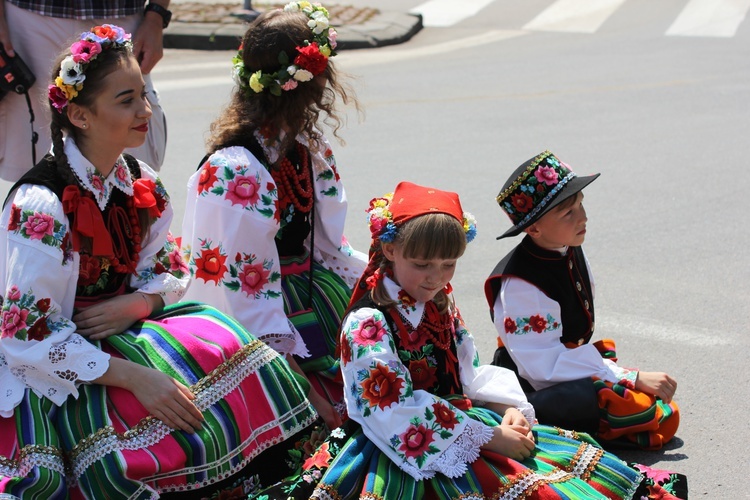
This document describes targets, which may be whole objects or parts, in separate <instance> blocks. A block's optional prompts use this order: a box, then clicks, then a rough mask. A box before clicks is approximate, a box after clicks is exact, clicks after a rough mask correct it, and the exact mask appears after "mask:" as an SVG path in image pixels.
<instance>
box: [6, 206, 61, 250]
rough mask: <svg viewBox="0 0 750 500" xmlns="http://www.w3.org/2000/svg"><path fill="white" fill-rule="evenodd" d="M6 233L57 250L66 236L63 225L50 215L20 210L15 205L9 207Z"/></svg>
mask: <svg viewBox="0 0 750 500" xmlns="http://www.w3.org/2000/svg"><path fill="white" fill-rule="evenodd" d="M8 231H10V232H13V233H16V234H19V235H21V236H22V237H24V238H26V239H28V240H38V241H41V242H42V243H43V244H45V245H48V246H51V247H54V248H58V249H59V248H62V243H63V238H64V237H65V235H66V234H67V228H66V226H65V224H63V223H62V222H60V221H58V220H55V218H54V217H53V216H52V215H50V214H46V213H44V212H37V211H36V210H22V209H21V208H20V207H18V206H17V205H15V204H13V206H12V207H11V212H10V220H9V221H8Z"/></svg>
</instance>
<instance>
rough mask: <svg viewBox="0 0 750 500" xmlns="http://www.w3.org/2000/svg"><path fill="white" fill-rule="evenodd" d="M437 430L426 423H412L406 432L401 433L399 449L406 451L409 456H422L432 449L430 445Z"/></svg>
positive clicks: (405, 453)
mask: <svg viewBox="0 0 750 500" xmlns="http://www.w3.org/2000/svg"><path fill="white" fill-rule="evenodd" d="M434 434H435V431H433V430H432V429H428V428H427V427H425V426H424V425H421V424H420V425H418V426H417V425H414V424H412V425H410V426H409V428H408V429H406V432H404V433H403V434H401V435H400V436H399V437H400V438H401V446H399V447H398V449H399V450H400V451H402V452H404V455H406V457H407V458H417V457H421V456H422V455H424V454H425V453H427V452H428V451H430V445H431V444H432V443H433V442H434V441H435V438H434Z"/></svg>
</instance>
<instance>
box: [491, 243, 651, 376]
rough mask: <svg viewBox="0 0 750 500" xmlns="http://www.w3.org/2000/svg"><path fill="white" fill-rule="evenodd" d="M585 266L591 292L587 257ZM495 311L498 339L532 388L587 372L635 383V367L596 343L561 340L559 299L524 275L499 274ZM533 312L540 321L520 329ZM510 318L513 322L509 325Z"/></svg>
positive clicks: (533, 315) (561, 326) (592, 277)
mask: <svg viewBox="0 0 750 500" xmlns="http://www.w3.org/2000/svg"><path fill="white" fill-rule="evenodd" d="M566 251H567V247H565V248H563V249H561V253H565V252H566ZM584 258H585V256H584ZM586 270H587V271H588V275H589V278H590V280H591V293H592V298H593V294H594V276H593V274H592V273H591V267H590V266H589V263H588V260H586ZM493 317H494V318H495V319H494V322H495V328H497V332H498V335H499V337H500V340H502V342H503V344H504V345H505V347H506V348H507V349H508V352H509V354H510V355H511V358H513V361H514V362H515V363H516V366H517V367H518V374H519V375H520V376H521V377H523V378H524V379H526V380H528V381H529V383H530V384H531V386H532V387H533V388H534V389H535V390H540V389H544V388H545V387H550V386H552V385H555V384H557V383H559V382H565V381H568V380H577V379H580V378H585V377H597V378H600V379H602V380H606V381H608V382H612V383H617V382H620V381H623V382H625V381H627V382H626V383H630V384H634V383H635V379H636V377H637V375H638V372H637V371H634V370H630V369H627V368H623V367H620V366H618V365H617V363H615V362H614V361H612V360H610V359H603V358H602V356H601V354H600V353H599V351H598V350H597V349H596V347H595V346H594V345H592V344H583V345H580V346H578V347H576V348H574V349H570V348H568V347H566V346H565V345H564V344H563V343H562V342H560V338H561V337H562V332H563V327H564V326H563V324H562V320H561V312H560V304H558V303H557V302H556V301H554V300H552V299H551V298H549V297H548V296H547V295H546V294H545V293H544V292H542V291H541V290H540V289H539V288H537V287H536V286H534V285H532V284H531V283H529V282H528V281H525V280H522V279H520V278H515V277H507V278H503V280H502V285H501V287H500V293H499V294H498V296H497V299H496V300H495V305H494V307H493ZM535 317H536V318H541V321H538V322H534V321H531V322H530V323H533V325H532V324H529V325H528V326H529V328H527V329H524V328H523V326H525V325H526V323H529V321H528V320H529V319H530V318H535ZM508 320H510V321H512V324H513V325H514V326H515V328H508V325H507V321H508ZM521 323H524V324H523V325H522V324H521ZM540 323H541V325H540ZM541 326H544V327H543V328H542V327H541ZM534 328H536V329H534Z"/></svg>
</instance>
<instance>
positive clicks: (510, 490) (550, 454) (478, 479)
mask: <svg viewBox="0 0 750 500" xmlns="http://www.w3.org/2000/svg"><path fill="white" fill-rule="evenodd" d="M466 413H467V414H468V415H469V416H470V417H471V418H474V419H475V420H479V421H482V422H484V423H485V424H487V425H491V426H495V425H499V423H500V422H501V421H502V418H501V417H500V416H499V415H497V414H495V413H493V412H491V411H489V410H486V409H484V408H471V409H469V410H467V411H466ZM533 433H534V439H535V441H536V443H537V446H536V448H535V450H534V453H533V454H532V456H531V457H530V458H527V459H526V460H524V461H522V462H518V461H516V460H513V459H510V458H507V457H504V456H502V455H499V454H497V453H492V452H486V451H482V452H481V453H480V457H479V458H478V459H477V460H476V461H474V462H473V463H471V464H468V465H469V467H468V471H467V473H466V474H464V475H463V476H460V477H457V478H449V477H447V476H445V475H442V474H436V475H435V477H433V478H432V479H426V480H422V481H417V480H415V479H414V478H413V477H411V476H410V475H408V474H406V473H405V472H404V471H402V470H401V469H400V468H399V467H398V465H397V464H396V463H394V462H393V461H391V459H390V458H388V457H387V456H386V455H385V454H383V453H382V452H381V451H380V450H379V449H378V448H377V447H376V446H375V444H373V442H372V441H370V440H369V439H368V438H367V436H365V434H364V432H363V431H362V429H361V428H360V429H357V430H356V431H354V432H353V433H352V435H351V436H350V437H348V438H347V439H346V440H345V441H343V442H341V443H340V444H339V443H337V442H335V441H333V440H329V442H327V445H326V453H327V454H328V455H329V456H330V457H331V459H332V461H331V462H330V466H329V467H325V465H324V464H325V461H324V460H321V459H319V457H318V455H319V454H320V450H319V451H318V453H316V455H314V456H313V457H312V458H311V459H310V460H309V461H308V462H307V464H313V465H315V464H320V465H323V468H321V470H320V471H316V470H314V469H315V467H312V469H313V470H310V467H308V468H307V469H303V471H302V476H303V477H306V476H310V475H312V476H313V477H315V476H317V475H318V474H321V473H322V479H321V480H320V482H319V483H318V485H317V487H316V488H315V490H314V492H313V494H312V498H319V499H327V500H340V499H367V500H375V499H390V498H420V499H431V500H432V499H440V500H447V499H451V500H459V499H460V500H467V499H470V500H480V499H493V500H496V499H498V500H499V499H507V500H511V499H517V500H520V499H524V500H528V499H545V500H546V499H571V500H572V499H575V500H583V499H604V498H612V499H623V498H627V499H629V498H631V497H632V496H633V493H634V492H635V491H636V489H637V488H638V486H639V484H640V482H641V480H642V476H641V474H640V473H639V472H638V471H636V470H634V469H632V468H631V467H628V466H627V465H626V464H625V463H624V462H623V461H621V460H620V459H618V458H617V457H616V456H614V455H612V454H610V453H607V452H605V451H604V450H603V449H601V448H600V447H599V446H598V445H597V443H596V442H595V441H594V440H593V439H591V438H590V437H589V436H588V435H586V434H579V433H575V432H571V431H565V430H561V429H558V428H555V427H548V426H543V425H537V426H535V427H534V428H533ZM334 456H335V458H333V457H334ZM316 472H318V473H316ZM298 485H299V488H300V489H301V490H304V486H305V485H304V484H303V483H302V484H300V483H298ZM295 498H302V496H295Z"/></svg>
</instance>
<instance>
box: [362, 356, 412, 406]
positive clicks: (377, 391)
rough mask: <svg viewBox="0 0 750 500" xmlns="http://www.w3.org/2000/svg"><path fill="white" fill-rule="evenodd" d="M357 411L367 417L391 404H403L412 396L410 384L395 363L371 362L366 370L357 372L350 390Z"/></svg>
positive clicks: (398, 365)
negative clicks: (355, 379)
mask: <svg viewBox="0 0 750 500" xmlns="http://www.w3.org/2000/svg"><path fill="white" fill-rule="evenodd" d="M350 390H351V393H352V396H354V398H355V399H356V403H357V409H358V410H360V411H361V412H362V416H364V417H368V416H370V414H371V413H372V412H373V411H377V410H378V409H380V410H381V411H382V410H385V409H387V408H389V407H390V406H391V405H393V404H398V403H403V402H404V401H405V400H406V398H408V397H411V396H412V395H413V392H412V388H411V384H410V383H408V382H407V380H406V374H405V373H404V372H403V370H402V369H401V365H400V364H399V363H397V362H395V361H394V362H391V363H388V364H387V365H386V364H384V363H381V362H379V361H373V362H372V363H371V364H370V367H369V368H368V369H363V370H358V371H357V381H355V382H353V383H352V386H351V388H350Z"/></svg>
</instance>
